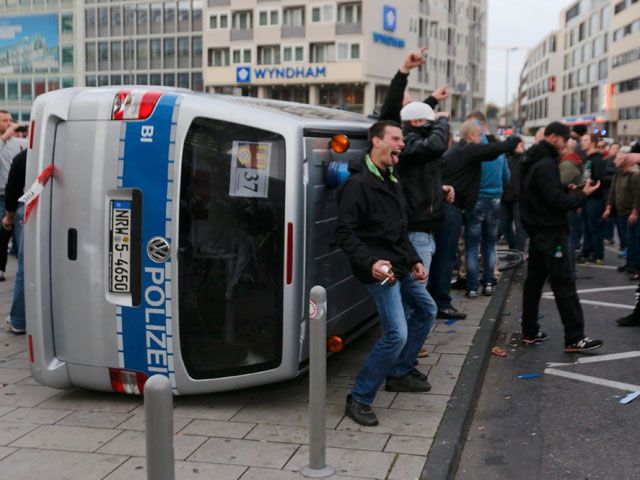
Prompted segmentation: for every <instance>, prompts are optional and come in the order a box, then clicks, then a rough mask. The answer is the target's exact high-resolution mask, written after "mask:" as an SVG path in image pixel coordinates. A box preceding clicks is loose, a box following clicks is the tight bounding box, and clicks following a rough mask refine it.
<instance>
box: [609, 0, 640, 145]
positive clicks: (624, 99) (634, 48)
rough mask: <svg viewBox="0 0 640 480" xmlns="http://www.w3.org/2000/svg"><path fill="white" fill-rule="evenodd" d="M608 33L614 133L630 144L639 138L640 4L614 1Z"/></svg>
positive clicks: (624, 0)
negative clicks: (610, 37)
mask: <svg viewBox="0 0 640 480" xmlns="http://www.w3.org/2000/svg"><path fill="white" fill-rule="evenodd" d="M611 31H612V36H613V41H612V43H611V51H610V56H611V69H610V74H609V81H610V82H611V85H612V88H613V98H612V105H611V107H612V118H613V119H614V120H616V124H615V131H614V134H615V137H616V138H617V139H618V140H619V141H621V142H623V143H630V142H632V141H635V140H636V139H639V138H640V1H638V0H622V1H616V2H614V7H613V18H612V20H611Z"/></svg>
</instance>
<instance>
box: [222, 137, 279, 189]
mask: <svg viewBox="0 0 640 480" xmlns="http://www.w3.org/2000/svg"><path fill="white" fill-rule="evenodd" d="M270 163H271V143H266V142H239V141H234V142H233V151H232V152H231V176H230V182H229V196H231V197H258V198H267V196H268V195H269V165H270Z"/></svg>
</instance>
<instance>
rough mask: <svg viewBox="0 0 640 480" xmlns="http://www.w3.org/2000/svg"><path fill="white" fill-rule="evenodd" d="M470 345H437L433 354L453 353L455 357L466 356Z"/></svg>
mask: <svg viewBox="0 0 640 480" xmlns="http://www.w3.org/2000/svg"><path fill="white" fill-rule="evenodd" d="M470 347H471V345H437V346H436V349H435V353H455V354H457V355H466V354H467V352H469V348H470Z"/></svg>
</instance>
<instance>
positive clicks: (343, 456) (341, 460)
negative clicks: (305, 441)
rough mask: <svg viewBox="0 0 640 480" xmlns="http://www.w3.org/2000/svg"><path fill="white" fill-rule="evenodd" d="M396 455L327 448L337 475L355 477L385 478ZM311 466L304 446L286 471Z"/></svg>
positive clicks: (297, 470)
mask: <svg viewBox="0 0 640 480" xmlns="http://www.w3.org/2000/svg"><path fill="white" fill-rule="evenodd" d="M393 457H394V454H392V453H385V452H366V451H363V450H351V449H344V448H331V447H329V448H327V464H328V465H331V466H332V467H333V468H335V469H336V474H339V475H351V476H354V477H368V478H385V474H386V472H387V471H388V470H389V466H390V465H391V462H393ZM308 464H309V447H308V446H306V445H304V446H302V447H300V449H299V450H298V451H297V452H296V454H295V455H294V456H293V458H292V459H291V460H290V461H289V463H287V466H286V467H285V469H286V470H293V471H295V472H299V471H300V469H301V468H302V467H304V466H305V465H308Z"/></svg>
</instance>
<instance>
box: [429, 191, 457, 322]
mask: <svg viewBox="0 0 640 480" xmlns="http://www.w3.org/2000/svg"><path fill="white" fill-rule="evenodd" d="M462 212H463V211H462V209H460V208H458V207H456V206H455V205H452V204H450V203H446V204H445V205H444V219H443V222H442V226H441V227H440V228H439V229H438V230H436V253H435V255H434V256H433V259H432V260H431V268H430V269H429V285H428V290H429V293H430V294H431V296H432V297H433V299H434V300H435V302H436V304H437V305H438V309H443V308H448V307H451V295H449V292H450V291H451V275H453V269H454V268H455V266H456V263H457V255H458V239H459V238H460V231H461V230H462V218H463V216H462Z"/></svg>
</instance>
